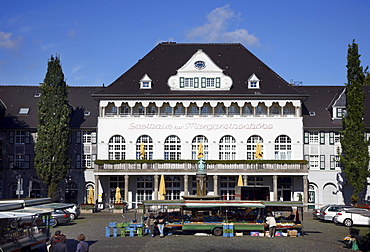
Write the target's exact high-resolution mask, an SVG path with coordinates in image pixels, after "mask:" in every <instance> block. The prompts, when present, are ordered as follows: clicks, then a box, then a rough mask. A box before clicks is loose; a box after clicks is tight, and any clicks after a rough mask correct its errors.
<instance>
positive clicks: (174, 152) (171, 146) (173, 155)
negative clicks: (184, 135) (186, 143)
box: [164, 135, 181, 160]
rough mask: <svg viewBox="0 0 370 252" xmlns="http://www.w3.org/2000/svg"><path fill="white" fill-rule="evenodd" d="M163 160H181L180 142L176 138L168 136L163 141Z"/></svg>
mask: <svg viewBox="0 0 370 252" xmlns="http://www.w3.org/2000/svg"><path fill="white" fill-rule="evenodd" d="M164 159H165V160H179V159H181V141H180V138H179V137H178V136H174V135H172V136H168V137H167V138H166V140H165V141H164Z"/></svg>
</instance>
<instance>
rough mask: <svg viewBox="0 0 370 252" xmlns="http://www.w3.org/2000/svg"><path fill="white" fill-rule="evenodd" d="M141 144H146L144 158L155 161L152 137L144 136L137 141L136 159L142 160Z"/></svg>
mask: <svg viewBox="0 0 370 252" xmlns="http://www.w3.org/2000/svg"><path fill="white" fill-rule="evenodd" d="M141 143H143V144H144V150H145V154H144V158H143V159H153V140H152V138H151V137H150V136H147V135H142V136H140V137H139V138H138V139H137V141H136V159H142V158H141V156H140V146H141Z"/></svg>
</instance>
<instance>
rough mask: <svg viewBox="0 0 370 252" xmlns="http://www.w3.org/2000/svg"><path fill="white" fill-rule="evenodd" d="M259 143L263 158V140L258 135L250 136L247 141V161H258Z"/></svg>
mask: <svg viewBox="0 0 370 252" xmlns="http://www.w3.org/2000/svg"><path fill="white" fill-rule="evenodd" d="M257 143H260V144H261V151H262V156H263V139H262V137H260V136H258V135H253V136H250V137H249V138H248V140H247V160H254V159H256V146H257Z"/></svg>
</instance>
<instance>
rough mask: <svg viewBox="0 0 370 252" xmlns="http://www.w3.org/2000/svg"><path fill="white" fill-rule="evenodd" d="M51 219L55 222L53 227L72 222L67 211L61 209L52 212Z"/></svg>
mask: <svg viewBox="0 0 370 252" xmlns="http://www.w3.org/2000/svg"><path fill="white" fill-rule="evenodd" d="M51 219H52V220H53V222H52V225H53V227H55V226H57V225H60V224H66V223H68V222H69V221H70V220H71V218H70V217H69V213H68V212H67V211H66V210H61V209H59V210H55V211H53V212H51Z"/></svg>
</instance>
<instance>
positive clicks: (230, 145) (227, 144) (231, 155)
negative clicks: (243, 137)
mask: <svg viewBox="0 0 370 252" xmlns="http://www.w3.org/2000/svg"><path fill="white" fill-rule="evenodd" d="M219 159H220V160H235V159H236V141H235V138H234V137H233V136H223V137H222V138H221V140H220V145H219Z"/></svg>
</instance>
